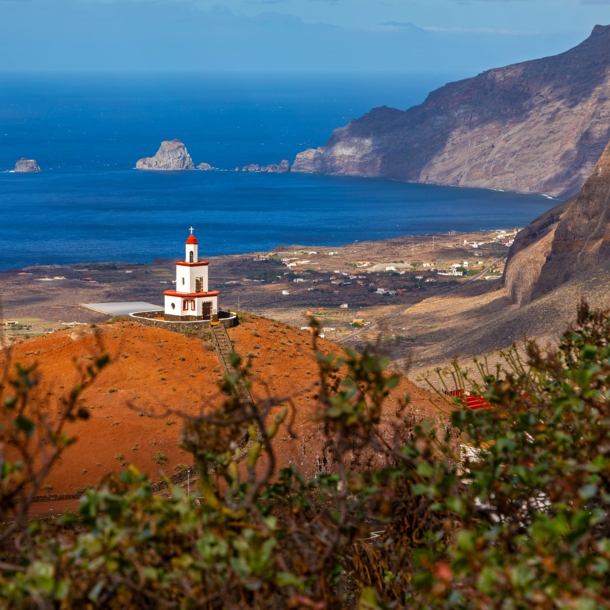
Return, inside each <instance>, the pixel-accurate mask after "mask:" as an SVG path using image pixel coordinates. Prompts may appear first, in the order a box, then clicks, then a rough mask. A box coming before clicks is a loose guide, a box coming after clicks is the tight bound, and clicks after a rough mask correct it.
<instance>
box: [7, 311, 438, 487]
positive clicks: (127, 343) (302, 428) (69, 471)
mask: <svg viewBox="0 0 610 610" xmlns="http://www.w3.org/2000/svg"><path fill="white" fill-rule="evenodd" d="M229 336H230V338H231V341H232V342H233V345H234V348H235V351H236V352H237V353H239V354H241V355H242V356H244V357H247V356H251V357H252V361H253V367H252V368H253V375H254V381H253V388H252V395H253V397H254V399H255V401H257V402H258V401H261V400H263V399H264V398H265V397H266V396H267V395H268V393H269V394H273V395H275V396H280V397H282V398H283V399H285V400H284V404H286V405H287V406H288V405H292V407H293V417H294V418H293V423H292V427H293V430H294V432H295V436H294V437H291V436H290V434H289V433H288V432H287V430H286V429H280V432H279V433H278V435H277V437H276V442H275V448H276V452H277V455H278V463H279V465H280V466H286V465H288V464H289V463H294V464H295V465H296V466H298V468H299V469H300V470H301V471H302V472H304V474H306V475H308V476H311V475H313V474H315V473H316V472H317V471H319V470H320V469H321V464H322V456H321V448H322V439H321V435H320V425H319V424H318V423H317V422H315V421H314V420H313V418H314V416H315V412H316V401H315V398H314V397H315V395H316V387H315V385H314V384H315V382H316V380H317V365H316V361H315V358H314V356H313V354H312V350H311V335H310V333H309V332H307V331H301V330H298V329H296V328H293V327H290V326H286V325H283V324H279V323H277V322H273V321H271V320H267V319H264V318H258V317H254V316H250V317H248V319H247V321H245V322H244V324H242V325H241V326H238V327H237V328H234V329H229ZM320 347H321V349H322V350H323V351H325V352H327V353H331V352H333V353H336V354H341V353H342V350H341V347H340V346H339V345H336V344H333V343H331V342H329V341H321V343H320ZM100 353H108V354H109V355H110V356H111V364H110V365H109V366H108V367H106V368H105V369H104V370H103V371H102V373H101V374H100V376H99V377H98V378H97V379H96V380H95V382H94V384H93V385H92V386H91V387H89V388H87V389H86V390H85V391H84V392H83V395H82V397H81V400H80V401H79V402H80V404H81V405H82V406H84V407H87V409H88V411H89V414H90V417H89V419H88V420H86V421H83V420H78V421H75V422H72V423H69V424H68V426H67V432H68V433H69V434H70V435H72V436H75V437H76V438H77V439H78V440H77V442H76V443H75V444H74V445H73V446H71V447H69V448H68V449H67V450H66V452H65V454H64V456H63V458H62V459H61V461H60V462H59V463H58V464H57V466H56V467H55V469H54V470H53V471H52V473H51V474H50V476H49V477H48V479H47V480H46V484H48V485H50V486H51V488H52V493H53V494H66V493H67V494H69V493H75V492H76V493H79V492H81V491H82V489H83V488H84V487H85V486H86V485H89V484H91V485H95V484H96V483H98V482H99V480H100V479H101V478H102V477H103V476H104V475H105V474H107V473H109V472H111V471H118V470H120V469H121V467H122V466H125V465H127V464H134V465H135V466H136V467H137V468H139V469H140V470H141V471H142V472H145V473H147V474H149V475H150V476H151V478H152V479H153V480H159V478H160V477H159V469H160V468H161V467H162V468H163V470H165V472H168V473H172V472H174V471H175V469H176V467H177V466H179V465H180V464H183V465H190V464H192V463H193V460H192V458H191V456H190V454H189V453H188V452H187V451H185V450H184V449H181V448H180V446H179V441H180V431H181V421H180V416H179V415H176V414H173V415H172V414H170V415H168V414H167V410H168V409H171V410H173V411H177V412H182V411H184V412H187V413H193V414H194V413H198V412H199V411H200V409H201V408H202V407H204V406H205V408H206V410H207V409H208V408H210V407H213V406H214V405H217V404H220V402H221V395H220V393H219V390H218V382H219V381H220V380H221V378H222V373H221V370H222V369H221V367H220V363H219V361H218V358H217V355H216V353H215V352H214V351H213V350H212V349H211V347H210V344H209V343H207V344H206V342H204V341H203V340H202V339H199V338H188V337H185V336H183V335H181V334H178V333H175V332H171V331H168V330H162V329H157V328H150V327H148V326H143V325H140V324H138V323H136V322H115V323H112V324H110V323H109V324H102V325H98V326H97V327H96V328H94V327H87V328H79V329H71V330H65V331H59V332H56V333H53V334H50V335H47V336H45V337H39V338H35V339H30V340H27V341H24V342H23V343H21V344H19V345H16V346H14V347H13V348H11V351H10V359H11V360H12V362H13V363H19V364H21V365H23V366H30V365H32V364H35V363H37V364H38V369H37V371H36V375H37V376H38V377H39V378H40V383H39V385H38V386H37V387H36V388H35V390H34V398H35V401H36V404H38V405H42V406H43V407H44V408H45V409H48V410H49V411H50V412H51V413H56V412H57V409H58V404H57V400H58V398H59V397H61V396H62V395H63V396H67V395H68V393H69V392H70V390H71V388H72V387H73V386H74V385H75V384H76V383H77V381H78V379H79V374H78V370H77V369H78V367H81V368H83V367H86V366H88V365H90V364H91V363H92V362H93V360H94V359H95V358H96V357H97V356H98V355H99V354H100ZM7 354H8V352H7V351H6V350H4V351H3V352H0V363H2V362H4V361H5V359H6V357H7ZM405 393H410V395H411V405H412V406H411V407H410V408H412V409H413V410H414V411H415V412H416V414H417V415H418V416H419V417H430V416H434V414H435V409H434V407H433V406H432V404H431V402H430V399H431V398H432V395H431V394H430V393H429V392H426V391H425V390H422V389H420V388H417V387H416V386H414V385H413V384H411V383H410V382H409V381H407V380H406V379H403V380H402V381H401V383H400V385H399V387H398V388H396V389H395V390H394V391H393V393H392V396H391V397H390V398H389V400H388V401H387V411H388V419H389V418H391V416H392V414H393V412H394V411H395V410H396V406H397V404H398V403H397V401H398V399H399V397H401V396H404V394H405ZM130 405H131V406H130ZM279 410H281V407H276V408H275V410H274V411H273V412H272V415H273V414H274V413H277V412H279ZM142 411H146V413H143V412H142ZM10 453H11V452H10V450H9V451H8V454H9V458H10V457H11V455H10ZM160 455H162V456H164V457H165V459H166V461H165V462H164V463H163V464H162V465H160V464H159V463H158V462H157V461H155V459H154V458H155V456H156V457H157V460H158V458H159V456H160Z"/></svg>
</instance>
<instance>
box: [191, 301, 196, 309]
mask: <svg viewBox="0 0 610 610" xmlns="http://www.w3.org/2000/svg"><path fill="white" fill-rule="evenodd" d="M191 311H195V299H191Z"/></svg>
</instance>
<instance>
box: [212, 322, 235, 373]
mask: <svg viewBox="0 0 610 610" xmlns="http://www.w3.org/2000/svg"><path fill="white" fill-rule="evenodd" d="M212 336H213V337H214V346H215V347H216V353H217V354H218V359H219V360H220V366H222V370H223V371H224V374H225V375H228V374H229V373H233V372H234V371H233V367H232V366H231V363H230V362H229V354H230V353H231V352H232V351H233V345H232V344H231V339H229V333H228V332H227V329H226V328H225V327H224V326H223V325H222V324H218V325H216V326H212Z"/></svg>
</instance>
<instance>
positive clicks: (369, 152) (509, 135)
mask: <svg viewBox="0 0 610 610" xmlns="http://www.w3.org/2000/svg"><path fill="white" fill-rule="evenodd" d="M608 65H610V26H607V27H603V26H596V27H595V29H594V30H593V33H592V34H591V36H590V37H589V38H588V39H587V40H585V41H584V42H583V43H582V44H580V45H579V46H577V47H575V48H574V49H571V50H570V51H567V52H566V53H562V54H561V55H557V56H554V57H548V58H544V59H539V60H535V61H529V62H525V63H521V64H515V65H512V66H508V67H505V68H499V69H494V70H489V71H486V72H483V73H482V74H479V75H478V76H476V77H474V78H469V79H466V80H462V81H459V82H455V83H450V84H447V85H445V86H444V87H442V88H441V89H438V90H437V91H434V92H433V93H431V94H430V95H429V96H428V98H427V100H426V101H425V102H424V103H423V104H421V105H419V106H415V107H413V108H410V109H409V110H407V111H401V110H396V109H393V108H387V107H385V106H384V107H381V108H375V109H374V110H371V111H370V112H369V113H368V114H366V115H364V116H363V117H361V118H358V119H355V120H353V121H351V122H350V123H349V124H348V125H346V126H344V127H341V128H339V129H336V130H335V131H334V132H333V134H332V135H331V137H330V139H329V140H328V142H327V143H326V145H325V146H322V147H320V148H317V149H308V150H306V151H304V152H302V153H300V154H298V155H297V157H296V159H295V162H294V164H293V167H292V171H293V172H310V173H320V174H334V175H354V176H370V177H385V178H391V179H396V180H404V181H414V182H421V183H431V184H443V185H451V186H465V187H479V188H490V189H502V190H511V191H519V192H527V193H547V194H550V195H553V196H561V197H568V196H571V195H573V194H575V193H577V192H578V191H579V189H580V187H581V186H582V185H583V183H584V182H585V180H586V179H587V177H588V176H589V175H590V173H591V171H592V170H593V168H594V166H595V164H596V162H597V160H598V159H599V157H600V155H601V153H602V152H603V150H604V147H605V146H606V144H607V143H608V140H609V139H610V70H608V69H607V66H608Z"/></svg>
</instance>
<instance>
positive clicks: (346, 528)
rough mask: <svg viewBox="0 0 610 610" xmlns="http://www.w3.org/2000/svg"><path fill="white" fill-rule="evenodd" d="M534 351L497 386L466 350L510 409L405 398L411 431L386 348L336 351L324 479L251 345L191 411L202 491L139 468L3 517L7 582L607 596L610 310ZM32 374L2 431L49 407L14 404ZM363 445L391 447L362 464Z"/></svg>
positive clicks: (236, 594)
mask: <svg viewBox="0 0 610 610" xmlns="http://www.w3.org/2000/svg"><path fill="white" fill-rule="evenodd" d="M525 351H526V356H524V357H523V358H520V357H519V355H518V352H517V351H516V350H510V351H509V352H508V353H507V354H506V355H505V356H506V363H505V366H504V367H502V368H498V369H496V370H495V371H493V372H492V371H489V370H488V369H487V367H485V366H483V365H480V366H479V369H478V373H479V377H478V378H479V379H480V378H482V379H483V382H482V383H481V385H482V386H483V387H479V385H478V384H476V383H474V382H473V383H472V384H471V383H470V382H469V379H468V375H467V374H465V373H464V372H463V371H460V370H459V369H457V368H456V371H455V375H454V380H455V383H457V384H459V385H460V384H465V389H470V390H472V391H474V392H476V393H483V395H484V397H485V399H486V400H487V401H488V402H489V404H490V405H491V406H492V408H490V409H488V410H482V411H476V412H473V411H469V410H467V409H465V408H464V407H463V405H462V404H460V399H459V398H456V399H455V401H454V403H451V402H449V401H450V400H453V399H449V398H447V399H446V400H447V402H446V403H445V410H446V419H445V423H444V424H443V425H439V421H442V420H437V422H436V423H434V422H419V423H417V422H413V421H412V420H411V419H410V416H409V412H408V410H407V409H405V408H404V407H405V406H406V404H407V399H405V402H404V403H403V404H402V405H399V407H398V408H397V409H396V416H397V421H396V422H395V423H394V430H393V435H388V434H387V429H386V433H384V434H382V433H381V428H380V419H381V411H382V407H383V405H384V401H385V400H386V398H387V396H388V393H389V390H390V389H391V388H392V387H394V386H395V385H396V383H397V382H398V379H397V377H395V376H394V375H392V374H391V373H389V372H388V371H387V364H388V363H387V361H385V360H384V359H380V358H377V357H375V356H374V355H373V354H371V353H370V352H368V351H367V352H365V353H363V354H362V355H358V354H356V353H355V352H352V351H349V350H348V351H346V355H345V357H344V358H341V359H338V358H336V357H332V356H324V355H322V354H320V353H318V354H317V356H318V362H319V366H320V385H319V388H318V391H319V394H318V396H317V400H318V403H319V418H320V421H321V423H322V424H323V430H324V434H325V438H326V445H325V452H324V453H325V455H324V457H325V458H326V460H327V463H328V464H329V469H330V472H331V473H332V474H328V475H323V476H320V477H318V478H316V479H314V480H311V481H306V480H304V478H303V477H302V476H301V475H300V474H299V473H298V472H297V471H295V470H291V469H287V470H283V471H282V472H280V473H278V472H276V467H275V459H274V451H273V442H272V441H273V437H274V436H275V435H276V434H277V433H278V430H279V429H280V428H282V427H284V426H286V427H288V428H289V422H290V406H288V407H287V408H286V409H285V410H283V411H282V412H281V413H278V403H279V400H275V399H269V400H268V401H266V402H265V403H264V404H257V405H253V404H252V403H251V402H249V401H248V400H245V399H243V397H244V396H245V395H246V394H245V393H244V391H243V389H244V388H243V384H244V383H245V384H246V385H247V384H248V383H249V381H248V379H249V366H248V365H247V364H246V365H243V366H242V363H241V362H240V361H239V359H238V358H237V357H235V360H234V365H235V368H236V373H235V374H234V375H231V376H229V377H228V378H227V379H226V380H225V382H224V386H223V388H224V391H225V394H226V400H225V402H224V404H223V405H222V406H221V407H220V408H218V409H217V410H216V411H215V412H213V413H208V414H207V415H206V416H201V417H198V418H193V419H186V420H185V422H184V432H183V444H184V447H185V448H187V449H188V450H189V451H191V452H192V454H193V456H194V459H195V460H196V463H197V464H198V468H199V473H200V477H199V492H200V493H199V495H200V499H195V498H193V497H190V498H189V497H186V496H185V494H184V492H183V491H182V490H181V489H178V488H176V487H173V488H171V497H169V498H162V497H159V496H157V495H155V494H154V493H153V492H152V488H151V485H150V483H149V482H148V481H147V480H146V479H145V477H143V476H142V475H141V474H140V473H138V472H137V471H136V470H135V469H128V470H127V471H126V472H123V473H122V474H121V475H120V477H119V478H118V479H113V478H111V479H108V480H107V481H106V482H105V483H104V484H103V485H102V486H101V487H100V488H99V489H98V490H90V491H87V493H86V494H85V496H84V497H83V498H82V500H81V504H80V514H79V516H78V517H72V518H66V519H65V520H64V522H63V524H62V526H61V527H60V528H56V527H53V528H51V527H50V526H48V525H44V524H39V523H36V522H32V523H30V524H29V525H28V526H27V527H26V528H24V527H23V522H22V521H21V522H20V523H21V531H20V535H19V537H17V538H16V537H15V536H14V535H13V536H11V535H4V536H3V540H4V545H5V550H6V553H5V558H4V559H5V561H4V562H3V563H2V564H0V574H1V576H0V597H1V598H2V599H3V600H4V601H3V603H4V605H5V606H7V607H11V606H12V607H19V608H22V607H34V608H55V607H58V608H210V609H212V608H228V609H234V608H256V609H259V608H260V609H262V608H316V609H319V610H322V609H334V608H356V607H359V608H362V609H365V608H404V607H408V608H507V609H513V608H545V609H546V608H566V609H567V608H575V609H579V610H580V609H582V610H588V609H589V608H605V607H609V606H610V532H609V529H610V519H609V515H608V507H609V502H610V414H609V407H608V400H609V399H610V321H609V319H608V317H607V316H605V315H602V314H599V313H594V312H590V311H589V310H588V308H587V307H586V305H583V306H582V307H581V308H580V310H579V315H578V326H577V327H576V328H575V329H574V330H571V331H569V332H567V333H566V334H565V336H564V337H563V339H562V342H561V346H560V349H559V350H558V351H557V352H556V353H543V352H542V351H541V350H540V349H539V348H538V346H537V345H536V344H535V343H528V344H526V345H525ZM103 364H104V362H103V361H100V365H103ZM90 373H91V374H96V371H95V370H92V371H90ZM28 375H29V373H28V372H27V371H20V379H21V381H20V382H19V383H20V384H21V385H14V384H13V385H11V383H9V381H8V380H6V379H5V380H4V381H3V383H2V392H3V393H4V396H3V407H2V408H3V410H4V413H3V415H4V418H5V419H4V422H5V427H4V428H3V429H2V431H1V434H2V435H3V436H4V438H3V439H2V440H3V441H4V442H6V441H7V439H8V438H9V435H10V434H13V435H14V434H17V437H18V439H19V438H22V439H29V438H35V437H36V434H37V432H35V430H34V428H36V429H38V428H39V426H40V422H38V421H36V420H34V419H29V418H28V415H27V409H25V410H24V411H22V412H20V417H21V418H24V419H18V418H16V417H15V416H14V415H13V414H14V413H15V408H16V404H18V403H16V402H15V400H14V398H15V397H18V399H19V400H21V401H23V404H24V405H26V406H27V386H28V383H30V381H28V379H29V376H28ZM469 384H470V385H469ZM23 388H26V389H25V390H24V389H23ZM452 389H453V388H452ZM19 404H21V403H19ZM394 404H395V403H394ZM272 413H275V415H274V416H273V417H272ZM25 420H27V422H30V423H31V424H32V425H29V424H27V423H25ZM15 430H17V431H18V432H17V433H15ZM291 433H292V434H295V432H294V431H291ZM19 435H21V437H19ZM246 439H248V444H247V445H245V446H244V441H245V440H246ZM13 442H15V441H13ZM19 442H21V441H19ZM49 442H51V443H52V442H54V441H53V439H51V440H50V441H49ZM461 454H464V455H466V456H469V457H467V458H466V459H465V461H464V460H462V456H461ZM354 455H357V456H359V457H361V458H363V459H362V460H361V461H362V462H363V463H368V464H369V465H374V466H370V467H369V468H363V469H361V471H360V472H350V471H349V470H348V468H347V466H346V465H347V464H351V463H352V458H353V457H354ZM380 460H381V462H380ZM23 473H27V468H26V466H24V465H23V463H16V464H9V463H7V462H3V467H2V481H1V485H2V488H1V490H0V493H1V494H2V497H1V499H2V502H3V504H2V506H3V507H4V510H5V512H4V515H8V513H9V512H10V510H13V507H14V506H20V504H19V498H21V497H23V493H24V489H25V488H24V486H23V479H20V476H21V475H22V474H23ZM20 480H21V481H22V482H21V483H20ZM32 484H33V483H32V481H31V480H30V481H29V483H28V485H29V486H30V487H28V489H30V488H31V485H32ZM37 484H38V485H39V484H40V483H37ZM19 485H21V487H20V488H19V490H17V486H19ZM29 493H31V492H29ZM20 494H22V495H20ZM5 519H6V517H5ZM12 523H13V524H11V520H10V519H6V521H5V523H4V525H3V526H2V527H3V531H4V532H5V533H6V532H7V531H10V533H11V534H14V533H15V531H16V530H15V528H17V527H18V526H16V525H14V523H16V521H12ZM10 528H13V530H10Z"/></svg>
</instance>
